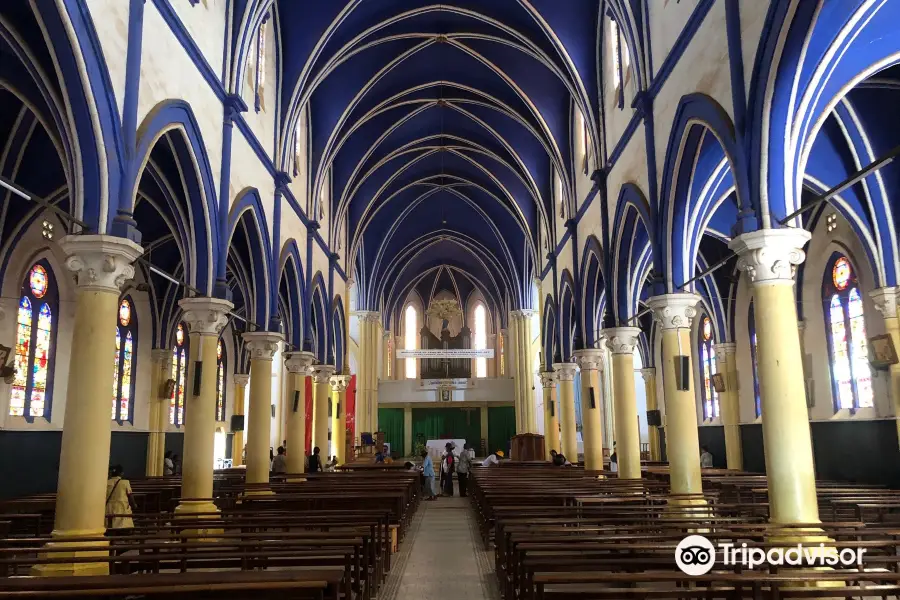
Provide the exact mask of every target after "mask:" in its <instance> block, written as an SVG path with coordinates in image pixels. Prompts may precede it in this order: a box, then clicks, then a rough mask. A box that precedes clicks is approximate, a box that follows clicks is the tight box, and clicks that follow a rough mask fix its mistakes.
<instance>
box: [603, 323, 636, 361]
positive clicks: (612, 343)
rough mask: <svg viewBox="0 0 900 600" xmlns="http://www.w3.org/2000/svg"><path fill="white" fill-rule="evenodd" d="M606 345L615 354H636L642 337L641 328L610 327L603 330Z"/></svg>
mask: <svg viewBox="0 0 900 600" xmlns="http://www.w3.org/2000/svg"><path fill="white" fill-rule="evenodd" d="M602 333H603V335H604V336H605V337H606V345H607V346H608V347H609V349H610V351H611V352H612V353H613V354H634V347H635V346H637V345H638V339H639V337H640V335H641V328H640V327H610V328H609V329H604V330H603V332H602Z"/></svg>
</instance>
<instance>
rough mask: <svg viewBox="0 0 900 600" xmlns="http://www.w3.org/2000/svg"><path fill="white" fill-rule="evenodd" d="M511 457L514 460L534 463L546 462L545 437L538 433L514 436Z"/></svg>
mask: <svg viewBox="0 0 900 600" xmlns="http://www.w3.org/2000/svg"><path fill="white" fill-rule="evenodd" d="M510 454H511V455H512V456H510V458H511V459H513V460H522V461H533V460H546V456H545V455H544V436H542V435H538V434H536V433H520V434H519V435H515V436H513V438H512V440H511V444H510Z"/></svg>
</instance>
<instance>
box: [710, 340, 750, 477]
mask: <svg viewBox="0 0 900 600" xmlns="http://www.w3.org/2000/svg"><path fill="white" fill-rule="evenodd" d="M736 352H737V344H735V343H733V342H722V343H718V344H716V346H715V353H716V368H717V370H718V372H719V373H721V374H722V377H723V378H724V379H725V391H724V392H721V393H720V394H719V410H720V411H721V415H722V425H723V426H724V427H723V428H724V430H725V431H724V433H725V461H726V464H727V466H728V468H729V469H736V470H738V471H740V470H742V469H743V468H744V454H743V450H742V449H741V413H740V409H739V407H738V389H737V361H736Z"/></svg>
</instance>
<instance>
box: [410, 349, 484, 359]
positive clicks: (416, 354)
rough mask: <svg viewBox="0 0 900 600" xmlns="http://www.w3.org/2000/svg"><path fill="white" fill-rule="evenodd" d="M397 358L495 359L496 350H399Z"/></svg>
mask: <svg viewBox="0 0 900 600" xmlns="http://www.w3.org/2000/svg"><path fill="white" fill-rule="evenodd" d="M397 358H494V349H493V348H485V349H484V350H476V349H474V348H470V349H460V350H452V349H444V348H434V349H429V350H397Z"/></svg>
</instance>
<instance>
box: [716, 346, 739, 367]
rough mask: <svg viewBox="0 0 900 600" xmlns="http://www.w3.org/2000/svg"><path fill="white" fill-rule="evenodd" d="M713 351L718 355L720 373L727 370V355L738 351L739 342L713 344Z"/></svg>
mask: <svg viewBox="0 0 900 600" xmlns="http://www.w3.org/2000/svg"><path fill="white" fill-rule="evenodd" d="M713 353H715V355H716V368H717V369H718V372H719V373H724V372H725V363H724V362H723V361H724V360H725V357H726V356H728V355H729V354H735V353H737V344H735V343H734V342H721V343H718V344H714V345H713Z"/></svg>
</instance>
